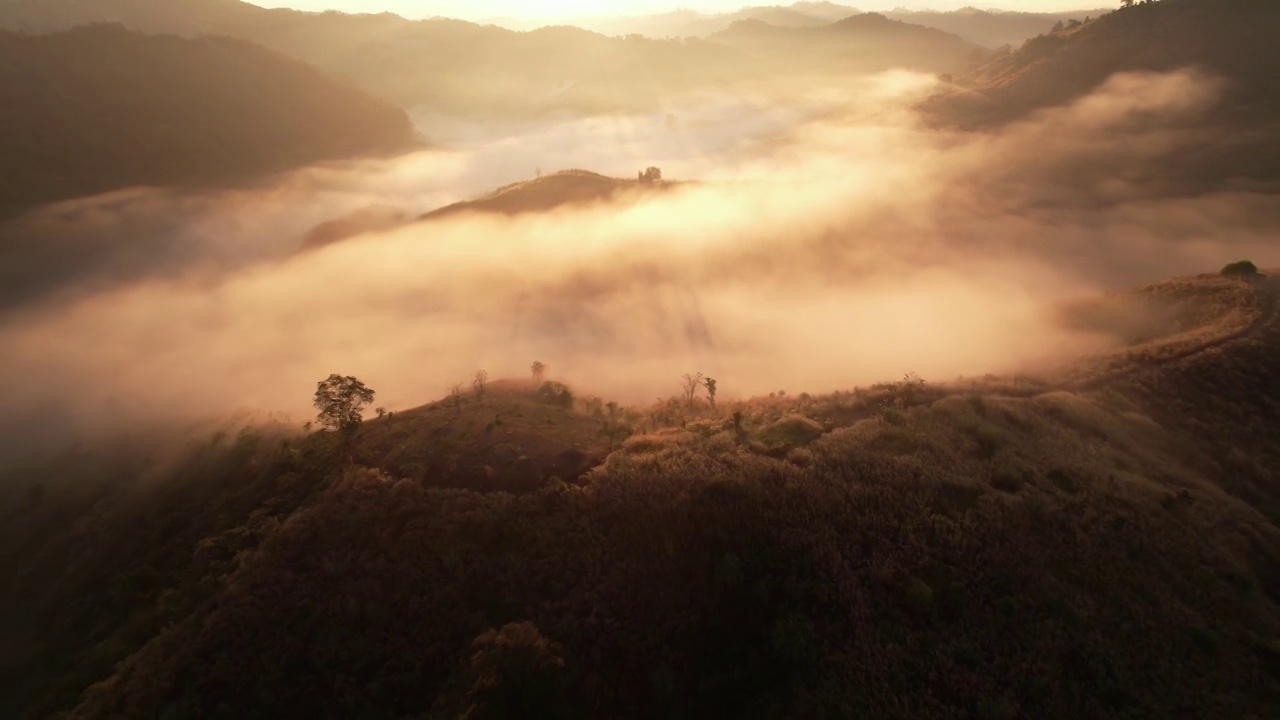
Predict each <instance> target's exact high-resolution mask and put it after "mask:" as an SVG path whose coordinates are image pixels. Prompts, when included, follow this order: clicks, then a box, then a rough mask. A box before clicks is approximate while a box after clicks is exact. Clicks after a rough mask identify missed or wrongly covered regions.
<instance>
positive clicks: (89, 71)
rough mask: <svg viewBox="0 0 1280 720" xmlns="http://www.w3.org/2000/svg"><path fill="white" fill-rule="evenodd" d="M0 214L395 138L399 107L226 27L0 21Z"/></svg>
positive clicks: (308, 158)
mask: <svg viewBox="0 0 1280 720" xmlns="http://www.w3.org/2000/svg"><path fill="white" fill-rule="evenodd" d="M0 107H4V108H6V109H7V111H6V112H5V113H4V114H3V116H0V178H3V179H0V212H3V211H4V210H13V209H18V208H22V207H24V206H29V205H33V204H39V203H45V202H50V201H54V200H61V199H66V198H71V197H76V196H81V195H89V194H94V193H101V192H105V191H108V190H114V189H118V188H123V187H127V186H131V185H199V186H207V185H217V184H225V183H233V182H238V181H241V180H245V179H249V178H253V177H255V176H258V175H261V174H264V173H271V172H277V171H281V170H286V169H290V168H294V167H298V166H301V165H306V164H309V163H314V162H317V161H321V160H330V159H337V158H347V157H353V156H358V155H363V154H373V153H383V152H392V151H397V150H401V149H404V148H406V147H409V146H410V145H411V144H412V143H414V142H415V140H414V133H413V129H412V127H411V125H410V123H409V120H408V117H407V116H406V115H405V113H404V112H403V111H401V110H399V109H397V108H395V107H392V106H390V105H388V104H386V103H383V102H380V101H377V100H375V99H373V98H371V97H369V96H367V95H365V94H364V93H362V92H360V91H359V90H357V89H356V88H353V87H350V86H348V85H346V84H344V83H341V82H337V81H335V80H332V79H330V78H328V77H326V76H324V75H322V74H321V73H319V72H317V71H316V70H314V69H313V68H311V67H310V66H308V65H306V64H304V63H301V62H299V61H297V60H293V59H291V58H287V57H285V56H283V55H279V54H277V53H274V52H271V51H269V50H266V49H263V48H260V47H257V46H255V45H252V44H250V43H247V42H244V41H240V40H232V39H229V38H203V39H199V40H188V39H183V38H179V37H174V36H149V35H143V34H141V33H137V32H131V31H128V30H126V29H124V28H123V27H120V26H118V25H94V26H87V27H82V28H77V29H74V30H70V31H67V32H62V33H55V34H50V35H24V34H18V33H10V32H4V31H0Z"/></svg>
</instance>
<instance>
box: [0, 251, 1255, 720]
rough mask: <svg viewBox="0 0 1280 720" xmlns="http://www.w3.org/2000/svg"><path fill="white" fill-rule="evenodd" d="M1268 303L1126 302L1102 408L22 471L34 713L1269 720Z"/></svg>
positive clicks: (721, 426)
mask: <svg viewBox="0 0 1280 720" xmlns="http://www.w3.org/2000/svg"><path fill="white" fill-rule="evenodd" d="M1277 289H1278V288H1277V284H1276V280H1274V279H1272V280H1262V279H1257V278H1235V279H1221V278H1218V277H1216V276H1206V277H1202V278H1187V279H1181V280H1178V281H1175V282H1170V283H1162V284H1159V285H1155V286H1151V287H1149V288H1144V289H1142V290H1140V291H1138V292H1137V293H1134V294H1132V295H1127V296H1117V297H1111V298H1104V299H1102V300H1100V301H1099V302H1100V303H1101V305H1103V306H1105V307H1117V306H1119V307H1125V308H1138V309H1131V310H1130V312H1129V315H1130V316H1132V317H1139V316H1140V317H1141V318H1142V319H1143V320H1144V322H1146V324H1145V325H1144V326H1143V327H1142V328H1141V331H1140V332H1134V333H1132V334H1131V336H1130V340H1131V342H1132V343H1134V344H1133V345H1132V346H1131V347H1129V348H1128V349H1125V350H1123V351H1122V352H1121V355H1124V356H1125V357H1126V358H1127V359H1125V360H1123V361H1118V362H1117V363H1102V364H1101V365H1100V366H1098V367H1100V368H1101V369H1100V370H1097V371H1096V372H1093V373H1092V374H1090V375H1089V376H1088V378H1087V379H1086V380H1084V381H1081V380H1079V379H1076V378H1067V379H1065V380H1063V379H1057V380H1055V379H1052V378H1042V379H1036V378H1004V379H1001V378H988V379H983V380H978V381H974V382H965V383H958V384H950V385H938V384H929V383H926V382H923V381H920V380H918V379H916V378H914V377H908V378H906V379H904V380H903V381H900V382H896V383H885V384H883V385H879V386H876V387H872V388H864V389H856V390H852V391H849V392H841V393H835V394H832V395H827V396H821V397H810V396H809V395H805V394H800V395H794V394H775V395H773V396H771V397H768V398H756V399H752V400H747V401H742V402H734V403H728V402H722V403H721V404H720V406H719V407H718V408H712V407H710V406H709V405H708V404H707V403H706V401H705V400H701V399H700V400H698V401H697V402H695V403H694V404H693V406H690V405H689V404H687V403H685V402H684V401H682V400H679V399H673V400H672V401H670V402H667V403H663V404H661V405H658V406H655V407H653V408H647V409H644V408H640V409H631V410H617V409H613V408H610V407H608V406H606V405H604V404H603V403H602V402H601V401H599V400H597V399H594V398H585V399H584V398H577V399H576V400H575V401H574V402H573V407H569V406H568V403H567V402H566V399H565V396H564V395H563V392H562V390H561V389H560V388H558V387H557V386H554V385H551V386H546V387H541V386H535V385H532V384H520V383H515V382H512V383H506V384H503V383H492V384H491V385H490V390H489V392H487V393H486V394H485V396H484V398H483V399H482V400H481V401H480V402H476V400H475V399H474V398H471V397H468V398H465V399H464V402H463V403H462V404H461V405H460V406H455V405H453V403H452V402H451V400H450V399H445V400H443V401H440V402H437V403H434V404H433V405H430V406H426V407H423V408H420V409H417V410H414V411H409V412H404V413H396V414H395V415H393V416H390V417H385V418H382V419H378V420H371V421H369V422H367V423H366V424H365V425H364V427H363V428H362V429H361V430H360V431H359V433H358V434H357V435H356V436H355V437H354V438H353V440H352V441H351V442H350V443H348V444H344V443H342V442H340V441H339V438H337V437H335V436H334V435H332V434H329V433H311V434H308V435H306V436H298V435H297V434H296V432H292V431H285V430H265V429H259V430H254V431H245V432H242V433H240V434H239V435H237V436H224V437H222V438H219V439H215V440H213V441H205V442H200V443H192V444H191V445H189V446H188V447H187V449H186V450H185V451H184V452H183V453H182V454H180V455H179V456H178V457H176V458H174V457H167V456H164V455H154V456H153V457H152V458H150V459H148V457H147V454H146V453H145V452H143V451H142V450H143V448H139V447H130V446H129V445H127V444H124V443H119V444H116V445H115V446H114V448H113V452H112V453H111V454H109V455H103V454H95V453H92V452H88V451H86V453H84V454H82V455H81V456H80V457H79V458H78V459H67V458H60V459H58V460H56V461H55V462H54V464H52V465H49V466H45V467H43V468H41V467H31V468H25V469H15V470H13V471H11V472H10V476H9V477H8V478H6V480H5V482H4V483H3V485H2V486H0V487H3V488H4V489H5V492H6V493H7V495H6V497H5V503H4V505H3V507H4V508H5V513H6V515H5V517H6V519H7V521H6V523H5V525H4V533H5V536H4V541H5V543H6V547H10V548H14V549H16V551H17V552H15V553H12V554H9V555H8V556H7V557H9V558H10V560H8V561H7V562H10V563H11V564H12V567H8V568H6V570H7V571H8V575H9V576H10V577H13V578H16V579H17V581H16V582H14V583H11V587H14V588H16V587H21V588H22V592H21V593H17V592H16V591H11V594H12V595H13V597H11V598H9V602H10V603H11V606H12V607H17V608H19V609H20V610H21V611H22V612H19V613H14V614H12V615H13V619H12V622H15V623H17V625H16V626H17V627H18V628H23V629H24V630H25V632H26V634H27V638H28V639H35V638H39V639H41V640H42V643H41V644H39V645H36V646H34V647H32V648H30V649H29V652H31V653H34V659H31V658H32V656H30V655H28V656H23V655H14V654H11V655H10V656H9V658H8V662H7V665H8V667H24V668H27V669H28V672H26V673H23V674H19V673H5V677H6V678H12V680H11V682H20V683H22V684H23V687H22V688H21V689H22V690H23V692H18V691H16V690H15V691H14V692H9V693H5V696H6V697H14V698H19V699H21V705H20V706H21V707H28V708H32V707H36V708H43V709H48V708H53V707H70V706H72V705H75V704H77V703H79V707H78V709H77V710H76V711H75V713H73V715H72V716H73V717H111V716H120V717H150V716H166V715H167V716H176V717H186V716H197V715H198V716H201V717H245V716H250V715H254V714H257V715H261V716H273V717H275V716H284V715H290V716H294V715H299V716H308V717H352V716H359V717H370V718H377V717H388V718H402V717H441V718H443V717H457V716H459V715H460V714H462V712H463V711H464V710H465V709H466V708H471V713H473V714H475V715H477V716H484V717H490V716H493V717H503V716H509V714H510V712H512V710H511V709H512V708H516V707H518V708H520V709H521V711H522V713H523V714H524V715H525V716H529V717H654V716H662V717H707V716H724V717H744V718H751V717H813V716H836V717H848V716H862V717H885V718H896V717H902V718H907V717H914V718H918V717H976V718H1014V717H1037V718H1078V717H1133V718H1140V717H1141V718H1146V717H1247V716H1250V715H1253V716H1256V717H1267V716H1268V715H1269V714H1270V712H1271V710H1272V709H1274V708H1275V707H1276V706H1277V705H1276V703H1277V702H1280V550H1278V548H1280V528H1278V527H1277V523H1280V504H1278V501H1280V485H1277V481H1276V475H1275V473H1274V468H1275V467H1276V463H1277V462H1280V433H1278V432H1276V428H1277V427H1280V397H1278V396H1277V395H1276V392H1275V385H1274V382H1273V379H1274V377H1276V375H1277V373H1280V353H1277V352H1276V351H1277V349H1278V348H1280V320H1277V317H1276V314H1275V299H1276V292H1277ZM1072 313H1073V317H1074V321H1075V322H1076V323H1077V324H1086V325H1089V326H1091V327H1093V328H1094V329H1096V330H1098V331H1100V332H1108V333H1113V334H1116V335H1117V336H1121V335H1123V334H1125V333H1128V332H1130V329H1129V326H1130V325H1132V324H1133V323H1125V322H1112V321H1111V320H1110V319H1109V318H1108V316H1109V315H1113V314H1114V313H1107V312H1102V313H1099V312H1097V311H1096V310H1095V311H1093V312H1092V313H1091V312H1090V309H1089V308H1083V309H1082V308H1079V307H1077V308H1075V309H1073V310H1072ZM1104 320H1105V322H1104ZM1186 333H1193V334H1194V335H1195V337H1197V338H1199V342H1202V343H1203V345H1204V347H1207V348H1209V349H1206V350H1202V351H1195V349H1194V347H1192V344H1191V343H1190V341H1188V340H1187V338H1186V337H1184V335H1185V334H1186ZM1169 343H1173V344H1175V345H1178V346H1179V347H1180V348H1181V352H1179V353H1176V356H1174V355H1162V354H1161V353H1162V352H1163V350H1160V348H1163V347H1164V346H1166V345H1168V344H1169ZM1143 353H1148V354H1150V355H1151V357H1152V358H1153V359H1154V361H1153V362H1146V363H1143V362H1136V361H1135V360H1134V357H1135V356H1136V355H1141V354H1143ZM628 434H629V435H631V437H630V438H629V439H627V440H625V441H622V440H621V438H622V437H623V436H625V435H628ZM612 443H620V447H619V448H618V449H616V450H615V451H614V452H612V453H609V444H612ZM507 446H511V447H507ZM601 460H603V463H602V464H601V465H599V467H597V468H596V469H595V470H594V471H592V472H590V473H588V474H585V475H583V474H581V473H582V470H583V469H584V468H585V467H587V466H589V465H592V464H595V463H597V462H600V461H601ZM552 476H555V477H554V478H553V477H552ZM494 490H506V491H507V492H493V491H494ZM15 637H17V636H15ZM121 661H123V662H121ZM117 663H120V664H118V665H117ZM98 680H101V681H102V682H99V683H98V684H96V685H95V686H94V687H92V688H91V689H89V691H88V692H87V693H86V694H85V695H84V696H83V697H80V696H79V691H80V690H81V689H83V688H84V687H85V686H87V685H88V684H89V683H91V682H94V681H98ZM36 698H38V701H37V700H36ZM14 707H19V706H14Z"/></svg>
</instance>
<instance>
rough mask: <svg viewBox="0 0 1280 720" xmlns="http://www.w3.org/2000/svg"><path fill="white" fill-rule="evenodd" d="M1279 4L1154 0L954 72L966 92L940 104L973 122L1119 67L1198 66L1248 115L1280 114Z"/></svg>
mask: <svg viewBox="0 0 1280 720" xmlns="http://www.w3.org/2000/svg"><path fill="white" fill-rule="evenodd" d="M1277 30H1280V3H1277V2H1274V1H1273V0H1157V1H1156V2H1149V3H1144V4H1140V5H1134V6H1132V7H1128V8H1122V9H1120V10H1117V11H1115V12H1112V13H1109V14H1107V15H1104V16H1102V17H1099V18H1096V19H1093V20H1091V21H1090V22H1088V23H1071V24H1068V25H1066V26H1064V28H1063V29H1062V30H1060V31H1055V32H1051V33H1048V34H1045V35H1041V36H1039V37H1036V38H1033V39H1031V40H1028V41H1027V42H1026V43H1025V44H1024V45H1023V46H1022V47H1021V48H1019V49H1017V50H1015V51H1013V52H1010V53H1005V54H1001V55H997V56H996V57H994V58H992V59H991V60H990V61H988V62H987V63H985V64H984V65H982V66H980V67H978V68H976V69H973V70H971V71H969V72H968V73H966V74H964V75H961V76H959V77H957V83H958V84H960V85H963V86H965V87H966V88H968V89H969V90H972V91H973V92H965V93H961V94H958V95H955V96H952V97H949V98H946V100H947V101H948V102H947V103H946V105H947V107H948V108H950V109H952V110H955V111H958V112H963V113H965V114H967V117H968V118H969V119H970V120H971V121H972V122H981V123H986V122H1001V121H1005V120H1009V119H1013V118H1016V117H1020V116H1022V115H1025V114H1026V113H1028V112H1030V111H1033V110H1036V109H1039V108H1043V107H1048V106H1052V105H1059V104H1062V103H1065V102H1068V101H1070V100H1072V99H1074V98H1077V97H1080V96H1081V95H1083V94H1085V93H1087V92H1089V91H1091V90H1093V89H1095V88H1096V87H1098V86H1099V85H1100V84H1101V83H1102V82H1104V81H1105V80H1106V79H1107V78H1109V77H1110V76H1112V75H1113V74H1115V73H1117V72H1124V71H1155V72H1164V71H1173V70H1180V69H1184V68H1195V69H1198V70H1201V71H1204V72H1208V73H1211V74H1213V75H1217V76H1221V77H1223V78H1226V79H1228V80H1229V81H1230V87H1229V93H1228V101H1229V102H1230V103H1231V105H1232V106H1233V107H1234V108H1235V109H1236V110H1237V111H1239V112H1247V113H1249V114H1251V115H1253V116H1254V117H1267V118H1276V117H1280V84H1277V83H1276V81H1275V78H1276V77H1277V76H1280V52H1276V49H1275V36H1276V33H1277Z"/></svg>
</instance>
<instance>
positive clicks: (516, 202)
mask: <svg viewBox="0 0 1280 720" xmlns="http://www.w3.org/2000/svg"><path fill="white" fill-rule="evenodd" d="M672 187H675V185H673V184H671V183H666V182H657V183H641V182H638V181H637V180H636V179H632V178H615V177H608V176H606V175H600V174H598V173H593V172H590V171H587V170H562V171H560V172H557V173H552V174H549V175H544V176H542V177H539V178H536V179H533V180H528V181H524V182H518V183H513V184H511V185H507V186H505V187H501V188H499V189H497V190H495V191H494V192H492V193H490V194H489V195H486V196H485V197H482V198H477V199H475V200H465V201H463V202H459V203H454V204H452V205H447V206H445V207H442V208H439V209H437V210H432V211H431V212H429V213H426V214H425V215H423V216H422V217H421V219H423V220H435V219H440V218H444V217H449V216H452V215H458V214H462V213H497V214H503V215H518V214H522V213H536V212H546V211H548V210H554V209H556V208H560V207H566V206H582V205H587V204H590V203H598V202H609V201H617V202H626V201H627V200H633V199H637V198H639V197H642V196H643V195H644V194H646V193H651V192H661V191H664V190H667V189H670V188H672Z"/></svg>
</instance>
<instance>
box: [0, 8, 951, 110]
mask: <svg viewBox="0 0 1280 720" xmlns="http://www.w3.org/2000/svg"><path fill="white" fill-rule="evenodd" d="M851 14H856V11H855V10H853V9H852V8H848V7H844V6H839V5H834V4H830V3H807V4H800V5H795V6H792V7H790V8H751V9H748V10H744V11H742V12H740V13H735V14H733V15H732V16H730V17H728V18H727V20H728V21H727V22H720V21H719V20H717V22H716V23H715V24H713V25H708V26H707V27H706V28H704V29H703V30H705V31H707V32H711V31H726V30H729V29H730V28H731V27H732V25H733V22H734V21H735V20H744V19H751V21H752V22H759V23H766V22H770V21H771V24H776V25H777V26H778V27H787V28H791V29H796V30H815V31H816V30H820V29H821V27H822V26H824V25H831V24H832V23H835V22H837V21H840V20H842V19H843V18H845V17H848V16H849V15H851ZM675 16H676V17H680V16H681V14H680V13H677V14H676V15H675ZM877 17H878V16H877ZM761 18H763V19H761ZM92 21H112V22H120V23H123V24H125V25H127V26H129V27H130V28H134V29H138V30H142V31H144V32H152V33H156V32H164V33H176V34H180V35H186V36H194V35H200V34H210V33H212V34H221V35H229V36H232V37H237V38H241V39H244V40H249V41H251V42H255V43H259V44H262V45H264V46H266V47H268V48H271V49H273V50H276V51H278V52H282V53H285V54H288V55H292V56H294V57H297V58H300V59H302V60H305V61H307V62H310V63H312V64H314V65H315V66H317V67H318V68H320V69H322V70H324V71H326V72H328V73H330V74H332V75H334V76H337V77H342V78H345V79H347V80H350V81H352V82H354V83H356V84H357V85H359V86H360V87H362V88H363V89H365V90H366V91H368V92H370V93H372V94H374V95H376V96H379V97H381V98H383V99H385V100H387V101H390V102H392V103H395V104H397V105H399V106H401V107H405V108H414V107H429V108H432V109H433V110H436V111H439V112H445V113H453V114H468V113H471V114H492V113H502V114H505V115H508V116H524V115H536V114H545V113H548V112H562V111H570V112H578V113H596V112H613V111H627V110H651V109H653V108H654V107H656V106H660V105H661V104H663V103H667V102H671V101H672V100H676V99H678V98H679V97H680V96H681V95H682V94H685V93H694V92H702V91H705V90H709V89H718V90H734V89H750V90H756V89H759V88H760V87H763V86H771V87H779V86H785V85H787V83H785V82H784V83H778V82H776V81H777V80H779V79H782V80H786V79H787V78H788V77H789V76H790V75H789V74H791V73H803V74H805V75H808V76H812V75H814V74H815V73H835V72H840V73H847V72H849V71H850V70H851V69H856V70H859V71H866V72H876V71H881V70H885V69H890V68H894V67H901V66H904V65H905V66H909V67H918V68H921V69H928V70H932V71H938V72H955V71H959V70H961V69H963V62H964V61H965V58H966V57H967V50H968V48H967V47H966V46H965V45H964V42H963V41H962V40H961V39H959V38H955V37H953V36H947V35H945V34H943V33H939V32H936V31H932V30H928V29H926V28H921V27H917V28H916V32H915V34H914V35H912V34H910V33H908V32H907V31H906V29H904V28H896V29H895V37H897V38H898V39H900V40H903V41H904V42H906V43H907V45H908V46H909V47H904V46H895V45H894V43H893V42H890V41H886V40H885V38H884V37H881V36H880V35H878V34H876V33H875V32H870V33H859V32H853V31H852V30H854V28H845V29H844V30H842V32H844V33H845V34H843V35H841V36H839V37H838V38H837V37H836V36H834V35H829V36H824V38H825V39H824V40H823V41H822V43H821V45H822V47H823V48H825V49H826V50H836V51H838V54H839V55H840V56H842V57H845V58H856V62H852V63H836V64H834V65H833V64H832V63H831V62H830V61H831V59H832V55H831V53H830V52H825V51H824V52H820V53H813V52H810V50H811V49H810V48H804V50H805V51H804V52H802V53H798V54H795V55H791V56H788V57H786V58H785V59H786V62H779V55H778V53H777V52H776V50H777V47H778V42H779V37H781V36H778V37H771V38H767V39H766V38H761V42H759V43H756V42H753V41H752V39H751V38H750V37H746V36H744V35H741V34H738V35H734V36H726V37H721V38H719V40H730V41H731V42H722V41H717V40H708V39H686V40H657V39H649V38H641V37H634V36H632V37H625V38H623V37H610V36H606V35H604V34H601V33H598V32H591V31H589V30H585V29H581V28H575V27H546V28H539V29H536V30H532V31H529V32H516V31H513V30H509V29H505V28H500V27H496V26H482V25H477V24H473V23H467V22H463V21H459V20H448V19H434V20H423V21H411V20H406V19H404V18H401V17H399V16H396V15H391V14H387V13H383V14H379V15H347V14H342V13H336V12H329V13H304V12H298V11H294V10H283V9H277V10H268V9H264V8H260V7H257V6H254V5H250V4H247V3H243V2H239V1H238V0H96V1H95V2H88V1H87V0H0V27H7V28H9V29H17V30H23V31H26V32H48V31H52V30H59V29H65V28H67V27H69V26H73V25H76V24H81V23H85V22H92ZM846 31H847V32H846ZM700 32H701V31H700ZM908 35H910V38H908V37H907V36H908ZM806 39H807V38H805V37H804V36H798V35H797V36H793V37H791V38H790V40H789V41H785V42H804V41H805V40H806ZM931 43H935V44H936V46H931ZM837 44H838V45H839V47H836V45H837ZM961 48H964V49H965V52H959V50H960V49H961Z"/></svg>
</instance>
